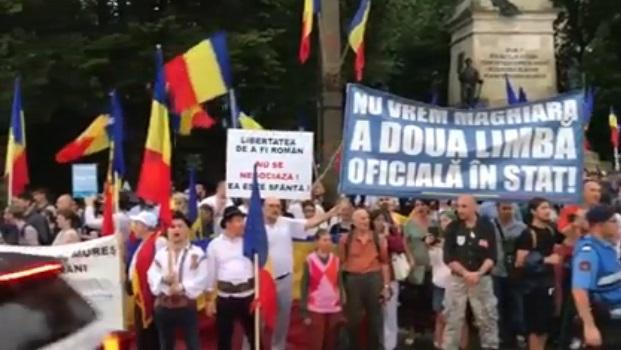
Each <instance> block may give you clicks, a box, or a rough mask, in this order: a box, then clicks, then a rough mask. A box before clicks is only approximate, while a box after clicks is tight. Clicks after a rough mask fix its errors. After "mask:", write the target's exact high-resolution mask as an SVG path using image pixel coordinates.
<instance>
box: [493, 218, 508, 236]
mask: <svg viewBox="0 0 621 350" xmlns="http://www.w3.org/2000/svg"><path fill="white" fill-rule="evenodd" d="M492 221H493V222H494V225H495V226H496V228H497V229H498V233H499V234H500V239H502V240H503V241H504V240H505V232H504V231H503V230H502V226H500V221H498V219H493V220H492Z"/></svg>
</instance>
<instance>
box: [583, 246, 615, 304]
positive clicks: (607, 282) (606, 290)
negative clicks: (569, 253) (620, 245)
mask: <svg viewBox="0 0 621 350" xmlns="http://www.w3.org/2000/svg"><path fill="white" fill-rule="evenodd" d="M572 276H573V277H572V287H573V288H575V289H584V290H587V291H589V294H590V296H591V297H592V298H593V302H598V303H602V304H604V305H606V306H608V307H610V308H619V307H621V262H620V261H619V257H618V256H617V251H616V249H615V247H614V246H613V245H612V244H610V243H609V242H607V241H604V240H601V239H599V238H597V237H594V236H591V235H588V236H586V237H584V238H582V239H580V240H579V241H578V243H577V244H576V247H575V249H574V258H573V267H572Z"/></svg>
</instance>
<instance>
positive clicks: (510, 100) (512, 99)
mask: <svg viewBox="0 0 621 350" xmlns="http://www.w3.org/2000/svg"><path fill="white" fill-rule="evenodd" d="M505 89H506V91H507V104H509V105H514V104H516V103H519V99H518V97H517V95H516V94H515V90H514V89H513V86H512V85H511V80H509V75H507V74H505Z"/></svg>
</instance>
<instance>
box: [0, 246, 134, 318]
mask: <svg viewBox="0 0 621 350" xmlns="http://www.w3.org/2000/svg"><path fill="white" fill-rule="evenodd" d="M0 252H14V253H24V254H32V255H39V256H51V257H55V258H58V259H62V260H63V262H64V272H63V274H62V277H63V278H64V279H65V280H66V281H67V283H69V284H70V285H71V286H72V287H73V288H74V289H75V290H76V291H77V292H78V293H80V295H82V296H83V297H84V299H85V300H87V301H88V302H89V303H90V304H91V306H92V307H93V308H94V309H95V310H97V312H98V316H99V317H98V320H97V321H96V322H97V323H98V324H99V325H98V326H99V327H100V328H105V329H107V330H123V328H124V326H123V286H122V284H121V258H120V255H119V248H118V244H117V240H116V237H115V236H107V237H102V238H98V239H94V240H90V241H86V242H81V243H74V244H66V245H60V246H49V247H47V246H46V247H24V246H9V245H0Z"/></svg>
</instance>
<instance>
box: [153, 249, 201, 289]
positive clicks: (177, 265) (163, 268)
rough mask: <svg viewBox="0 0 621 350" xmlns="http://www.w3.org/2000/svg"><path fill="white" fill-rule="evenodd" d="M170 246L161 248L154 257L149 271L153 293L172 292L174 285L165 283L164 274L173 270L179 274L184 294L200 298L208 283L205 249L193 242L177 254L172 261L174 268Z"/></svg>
mask: <svg viewBox="0 0 621 350" xmlns="http://www.w3.org/2000/svg"><path fill="white" fill-rule="evenodd" d="M169 252H170V248H169V247H165V248H162V249H160V250H159V251H158V252H157V253H156V254H155V258H154V259H153V263H152V264H151V267H149V271H148V272H147V276H148V280H149V287H150V288H151V293H153V295H155V296H158V295H167V296H170V295H171V294H172V290H171V288H172V286H171V285H169V284H167V283H164V281H163V278H164V276H167V275H169V274H170V273H171V272H174V273H176V274H177V278H178V279H179V282H180V284H181V286H182V287H183V294H184V295H185V296H186V297H187V298H189V299H196V298H198V297H199V296H200V295H201V294H203V292H204V291H205V287H206V285H207V260H206V259H205V253H204V251H203V250H202V249H201V248H199V247H197V246H195V245H192V244H189V243H188V245H187V246H186V247H185V248H183V249H182V250H181V251H180V252H179V253H177V254H176V258H175V259H174V260H173V262H172V269H173V271H171V270H170V269H171V266H169V265H170V263H169V254H170V253H169Z"/></svg>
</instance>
